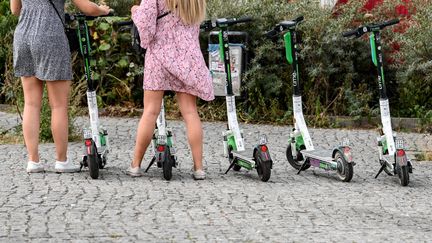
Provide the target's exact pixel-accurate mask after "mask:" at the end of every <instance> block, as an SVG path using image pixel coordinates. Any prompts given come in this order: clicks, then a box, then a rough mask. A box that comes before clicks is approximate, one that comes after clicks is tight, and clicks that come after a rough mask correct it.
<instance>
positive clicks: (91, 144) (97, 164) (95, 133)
mask: <svg viewBox="0 0 432 243" xmlns="http://www.w3.org/2000/svg"><path fill="white" fill-rule="evenodd" d="M109 16H111V15H109ZM100 17H104V16H100ZM96 18H97V17H92V16H86V15H84V14H81V13H79V14H74V15H70V14H66V18H65V19H66V22H67V23H68V24H71V23H72V22H73V21H77V23H78V29H77V35H78V40H79V51H80V53H81V56H82V57H83V59H84V70H85V77H86V80H87V105H88V109H89V116H90V127H89V128H84V129H83V133H84V148H85V152H84V156H83V160H82V161H81V162H80V164H81V169H82V168H83V167H88V168H89V172H90V177H91V178H93V179H98V177H99V169H103V168H104V167H105V165H106V163H107V158H108V153H109V143H108V132H107V130H106V129H105V128H103V127H102V126H100V123H99V111H98V107H97V99H96V97H97V96H96V82H95V81H94V80H93V73H92V70H91V67H90V59H91V48H90V47H91V44H90V35H89V29H88V25H87V21H89V20H94V19H96Z"/></svg>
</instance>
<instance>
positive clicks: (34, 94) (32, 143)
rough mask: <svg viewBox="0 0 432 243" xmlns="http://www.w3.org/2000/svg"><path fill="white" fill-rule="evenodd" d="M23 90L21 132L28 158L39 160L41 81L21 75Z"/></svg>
mask: <svg viewBox="0 0 432 243" xmlns="http://www.w3.org/2000/svg"><path fill="white" fill-rule="evenodd" d="M21 81H22V86H23V90H24V117H23V124H22V126H23V134H24V141H25V145H26V147H27V153H28V159H29V160H30V161H33V162H39V128H40V111H41V106H42V95H43V83H42V81H41V80H39V79H37V78H36V77H21Z"/></svg>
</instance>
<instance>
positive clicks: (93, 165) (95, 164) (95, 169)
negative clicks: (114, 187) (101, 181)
mask: <svg viewBox="0 0 432 243" xmlns="http://www.w3.org/2000/svg"><path fill="white" fill-rule="evenodd" d="M89 152H90V153H89ZM87 161H88V167H89V172H90V177H91V178H92V179H97V178H98V177H99V158H98V153H97V148H96V144H95V142H94V141H93V140H92V142H91V145H90V151H88V150H87Z"/></svg>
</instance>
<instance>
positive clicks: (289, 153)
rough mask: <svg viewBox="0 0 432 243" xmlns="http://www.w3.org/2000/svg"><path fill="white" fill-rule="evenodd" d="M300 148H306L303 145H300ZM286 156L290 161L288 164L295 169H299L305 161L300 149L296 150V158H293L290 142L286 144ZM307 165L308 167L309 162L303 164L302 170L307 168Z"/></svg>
mask: <svg viewBox="0 0 432 243" xmlns="http://www.w3.org/2000/svg"><path fill="white" fill-rule="evenodd" d="M300 149H301V150H303V149H306V148H305V147H304V146H301V147H300ZM286 157H287V160H288V162H289V163H290V165H291V166H292V167H294V169H296V170H300V168H301V167H302V165H303V163H305V160H304V158H303V154H302V153H301V152H300V151H297V156H296V159H294V158H293V156H292V150H291V143H290V144H288V147H287V149H286ZM309 167H310V164H307V165H305V166H304V168H303V169H302V170H307V169H309Z"/></svg>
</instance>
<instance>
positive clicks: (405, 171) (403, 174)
mask: <svg viewBox="0 0 432 243" xmlns="http://www.w3.org/2000/svg"><path fill="white" fill-rule="evenodd" d="M397 173H398V177H399V182H400V184H401V186H408V184H409V168H408V166H406V165H404V166H401V167H399V169H398V170H397Z"/></svg>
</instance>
